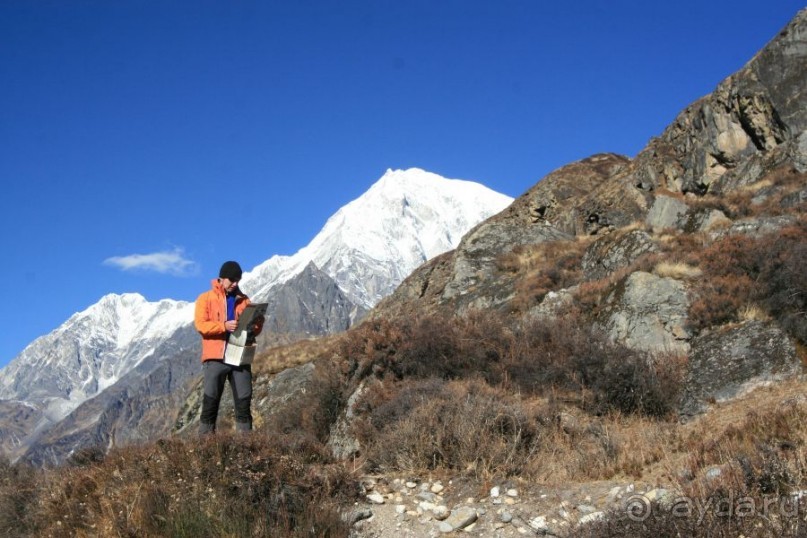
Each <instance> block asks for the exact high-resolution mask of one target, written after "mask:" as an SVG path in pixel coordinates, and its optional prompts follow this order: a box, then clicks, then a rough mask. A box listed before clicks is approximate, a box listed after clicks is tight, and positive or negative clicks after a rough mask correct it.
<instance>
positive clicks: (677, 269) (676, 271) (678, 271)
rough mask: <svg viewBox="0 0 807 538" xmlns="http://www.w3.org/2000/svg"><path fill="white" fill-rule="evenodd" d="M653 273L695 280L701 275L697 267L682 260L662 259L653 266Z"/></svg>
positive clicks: (678, 278)
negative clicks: (670, 260)
mask: <svg viewBox="0 0 807 538" xmlns="http://www.w3.org/2000/svg"><path fill="white" fill-rule="evenodd" d="M653 273H655V274H656V275H657V276H660V277H667V278H675V279H677V280H695V279H696V278H700V277H701V276H702V275H703V271H702V270H701V269H700V268H699V267H695V266H692V265H689V264H686V263H683V262H669V261H663V262H661V263H659V264H658V265H656V266H655V267H654V268H653Z"/></svg>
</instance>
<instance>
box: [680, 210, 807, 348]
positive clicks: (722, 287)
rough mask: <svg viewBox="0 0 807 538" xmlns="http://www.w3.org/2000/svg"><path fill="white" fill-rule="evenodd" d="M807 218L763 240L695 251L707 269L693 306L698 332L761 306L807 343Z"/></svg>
mask: <svg viewBox="0 0 807 538" xmlns="http://www.w3.org/2000/svg"><path fill="white" fill-rule="evenodd" d="M805 259H807V221H806V220H805V219H801V220H800V221H799V222H798V223H797V224H796V225H794V226H789V227H786V228H784V229H782V230H781V231H780V232H779V233H776V234H772V235H768V236H763V237H759V238H753V237H747V236H731V237H726V238H723V239H721V240H719V241H716V242H715V243H713V244H712V245H710V246H708V247H707V248H705V249H703V250H701V251H698V252H693V253H692V254H691V260H692V261H693V262H694V263H696V264H698V265H699V266H700V267H701V268H702V269H703V271H704V278H703V280H702V281H701V283H700V285H699V286H698V287H697V290H696V294H697V298H696V299H695V300H694V301H693V302H692V304H691V310H690V323H691V325H692V328H693V329H695V330H696V331H700V330H703V329H705V328H707V327H710V326H713V325H720V324H723V323H727V322H732V321H737V320H738V319H739V311H740V309H741V308H742V307H746V306H748V305H749V304H752V303H753V304H758V305H760V306H762V307H764V308H765V309H766V310H767V311H768V313H769V314H770V315H771V316H772V317H773V318H774V319H776V320H777V321H779V323H780V324H781V325H782V326H783V327H784V328H785V330H787V331H788V332H789V333H790V334H791V335H792V336H794V337H795V338H796V339H798V340H799V341H800V342H802V343H804V342H807V272H805V271H804V260H805Z"/></svg>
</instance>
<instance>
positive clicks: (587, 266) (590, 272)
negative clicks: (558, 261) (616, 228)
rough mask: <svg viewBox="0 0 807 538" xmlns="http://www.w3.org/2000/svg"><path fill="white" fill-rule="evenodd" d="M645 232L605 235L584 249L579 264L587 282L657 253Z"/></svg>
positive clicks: (635, 231)
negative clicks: (646, 255)
mask: <svg viewBox="0 0 807 538" xmlns="http://www.w3.org/2000/svg"><path fill="white" fill-rule="evenodd" d="M657 251H658V247H657V246H656V244H655V243H654V242H653V239H652V238H651V237H650V235H649V234H648V233H647V232H644V231H642V230H633V231H630V232H628V233H627V234H624V235H613V234H612V235H606V236H604V237H602V238H601V239H598V240H597V241H595V242H594V243H592V245H591V246H590V247H589V248H588V249H586V252H585V254H584V255H583V259H582V261H581V262H580V264H581V266H582V269H583V273H584V274H585V275H586V279H588V280H598V279H600V278H605V277H606V276H608V275H610V274H612V273H614V272H615V271H616V270H618V269H622V268H623V267H628V266H629V265H630V264H632V263H633V262H635V261H636V260H638V259H639V258H640V257H641V256H643V255H645V254H649V253H651V252H657Z"/></svg>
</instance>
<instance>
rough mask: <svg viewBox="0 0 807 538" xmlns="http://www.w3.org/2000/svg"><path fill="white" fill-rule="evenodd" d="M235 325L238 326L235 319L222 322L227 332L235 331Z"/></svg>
mask: <svg viewBox="0 0 807 538" xmlns="http://www.w3.org/2000/svg"><path fill="white" fill-rule="evenodd" d="M236 327H238V322H237V321H235V320H234V319H231V320H230V321H225V322H224V328H225V329H227V331H228V332H233V331H235V328H236Z"/></svg>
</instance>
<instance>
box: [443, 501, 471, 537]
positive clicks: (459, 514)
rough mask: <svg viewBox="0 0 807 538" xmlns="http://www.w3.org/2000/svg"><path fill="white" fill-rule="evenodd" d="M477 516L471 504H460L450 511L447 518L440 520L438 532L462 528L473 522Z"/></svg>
mask: <svg viewBox="0 0 807 538" xmlns="http://www.w3.org/2000/svg"><path fill="white" fill-rule="evenodd" d="M478 517H479V516H478V515H477V513H476V510H475V509H474V508H473V507H471V506H461V507H459V508H457V509H456V510H452V511H451V515H450V516H448V519H446V520H445V521H441V522H440V526H439V529H440V532H454V531H456V530H460V529H464V528H465V527H467V526H469V525H471V524H472V523H474V522H475V521H476V520H477V518H478Z"/></svg>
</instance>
